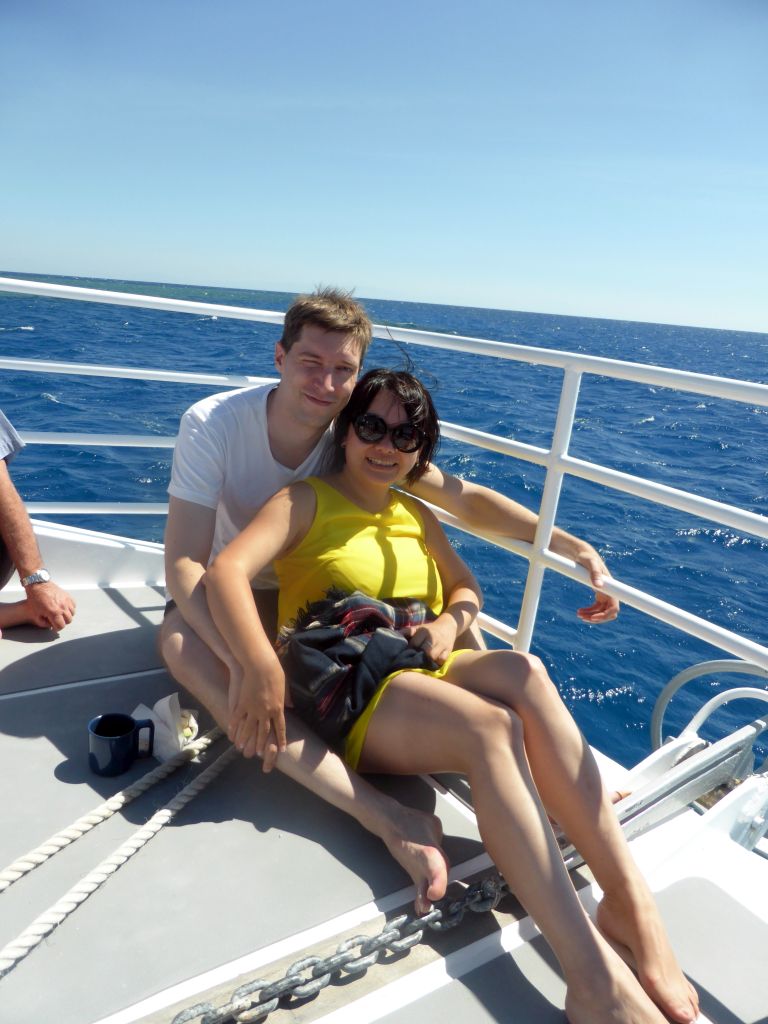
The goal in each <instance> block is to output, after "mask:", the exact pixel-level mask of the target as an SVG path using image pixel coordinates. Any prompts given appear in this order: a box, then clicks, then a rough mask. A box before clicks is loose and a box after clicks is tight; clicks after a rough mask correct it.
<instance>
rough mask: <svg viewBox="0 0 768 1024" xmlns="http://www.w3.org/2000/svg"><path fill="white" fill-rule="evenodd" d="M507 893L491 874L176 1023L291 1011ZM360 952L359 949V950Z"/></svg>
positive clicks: (223, 1021) (218, 1023) (209, 1023)
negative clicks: (339, 978)
mask: <svg viewBox="0 0 768 1024" xmlns="http://www.w3.org/2000/svg"><path fill="white" fill-rule="evenodd" d="M509 891H510V890H509V886H508V885H507V883H506V882H505V881H504V879H503V878H501V876H499V875H495V876H492V875H489V876H488V877H487V878H483V879H481V880H480V881H478V882H474V883H473V884H472V885H470V886H469V887H468V888H467V891H466V892H465V893H464V894H463V895H462V896H461V897H459V898H458V899H448V900H443V901H442V902H441V903H440V904H438V905H437V906H436V907H434V909H433V910H430V912H429V913H428V914H424V915H423V916H421V917H410V916H409V915H408V914H402V915H401V916H400V917H396V918H394V919H393V920H392V921H388V922H387V924H386V925H385V927H384V929H383V930H382V931H381V932H379V933H378V934H377V935H355V936H353V937H352V938H349V939H345V940H344V942H342V943H340V944H339V945H338V946H337V947H336V952H335V953H332V954H331V955H330V956H327V957H322V958H321V957H317V956H308V957H304V958H302V959H301V960H297V961H296V962H295V963H293V964H291V966H290V967H289V968H288V970H287V971H286V972H285V974H284V976H283V977H282V978H280V979H279V980H277V981H268V980H266V979H264V978H257V979H255V980H254V981H249V982H246V984H244V985H240V986H239V987H238V988H236V989H235V990H234V992H233V993H232V995H231V996H230V997H229V1000H228V1001H227V1002H226V1003H224V1004H223V1005H222V1006H218V1007H216V1006H213V1004H212V1003H196V1004H195V1005H194V1006H190V1007H188V1008H187V1009H185V1010H182V1011H181V1012H180V1013H177V1014H176V1016H175V1017H174V1018H173V1021H172V1024H190V1022H191V1021H196V1020H198V1019H199V1021H200V1024H231V1022H233V1021H234V1022H236V1024H252V1022H254V1021H262V1020H264V1019H265V1018H266V1017H267V1016H268V1015H269V1014H270V1013H272V1012H273V1011H274V1010H276V1009H278V1006H279V1005H280V1000H281V999H282V1000H283V1008H284V1009H291V1003H290V1002H288V1000H290V999H294V1000H304V999H311V998H313V997H314V996H316V995H317V994H318V993H319V992H320V991H321V990H322V989H324V988H325V986H326V985H328V984H329V983H330V982H331V980H332V979H333V976H334V974H339V973H340V972H342V971H343V972H344V973H345V974H351V975H358V976H359V975H362V974H364V973H365V972H366V971H367V970H368V968H369V967H373V965H374V964H375V963H376V962H377V961H378V959H379V957H380V956H381V953H382V952H383V951H384V950H388V951H389V952H390V953H396V954H398V953H407V952H408V951H409V950H410V949H411V947H412V946H415V945H417V944H418V943H419V942H421V941H422V940H423V937H424V932H425V929H427V928H429V929H432V930H433V931H438V932H440V931H447V930H448V929H449V928H455V927H456V926H457V925H458V924H460V923H461V921H462V920H463V918H464V915H465V913H466V912H467V910H472V911H475V913H479V914H482V913H485V912H486V911H488V910H494V909H495V908H496V907H497V906H498V904H499V902H500V901H501V900H502V899H503V897H504V896H506V895H507V894H508V893H509ZM356 949H358V950H359V951H358V952H355V950H356Z"/></svg>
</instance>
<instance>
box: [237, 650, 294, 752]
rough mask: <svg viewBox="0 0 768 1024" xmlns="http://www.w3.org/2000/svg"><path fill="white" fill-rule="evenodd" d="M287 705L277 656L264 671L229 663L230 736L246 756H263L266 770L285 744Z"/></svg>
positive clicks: (283, 681) (283, 676)
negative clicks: (246, 668)
mask: <svg viewBox="0 0 768 1024" xmlns="http://www.w3.org/2000/svg"><path fill="white" fill-rule="evenodd" d="M284 705H285V675H284V674H283V670H282V668H281V667H280V663H279V662H278V661H277V659H275V660H274V662H273V663H270V664H269V665H267V666H265V667H264V669H263V670H261V671H257V670H255V669H249V670H243V669H241V668H240V666H239V665H238V666H236V667H230V684H229V707H230V716H229V729H228V735H229V739H230V740H231V741H232V743H233V744H234V745H235V746H236V747H237V749H238V750H239V751H240V752H241V753H242V755H243V757H254V756H258V757H260V758H261V759H262V767H263V769H264V771H265V772H269V771H271V770H272V768H274V766H275V761H276V760H277V755H278V754H280V753H282V752H283V751H284V750H285V748H286V744H287V738H286V731H285V713H284Z"/></svg>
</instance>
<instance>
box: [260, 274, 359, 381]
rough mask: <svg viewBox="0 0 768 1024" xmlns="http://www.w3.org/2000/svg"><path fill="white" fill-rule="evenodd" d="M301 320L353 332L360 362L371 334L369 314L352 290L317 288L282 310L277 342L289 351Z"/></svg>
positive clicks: (300, 296) (318, 325)
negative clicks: (282, 320) (285, 311)
mask: <svg viewBox="0 0 768 1024" xmlns="http://www.w3.org/2000/svg"><path fill="white" fill-rule="evenodd" d="M304 324H313V325H314V326H316V327H322V328H323V329H324V330H326V331H344V333H346V334H351V335H352V340H353V341H354V342H355V344H356V345H357V346H358V349H359V352H360V362H361V363H362V361H363V359H364V358H365V353H366V352H367V351H368V346H369V345H370V344H371V338H372V337H373V328H372V326H371V321H370V320H369V319H368V314H367V313H366V312H365V310H364V309H363V307H362V306H361V305H360V303H359V302H355V300H354V299H353V298H352V293H351V292H345V291H342V290H341V289H340V288H318V289H317V291H315V292H313V293H312V294H311V295H299V296H297V297H296V298H295V299H294V300H293V302H292V303H291V305H290V307H289V309H288V311H287V313H286V314H285V322H284V324H283V335H282V337H281V338H280V344H281V345H282V346H283V348H284V349H285V351H286V352H288V351H289V350H290V348H291V346H292V345H293V343H294V342H295V341H298V339H299V335H300V334H301V329H302V327H303V326H304Z"/></svg>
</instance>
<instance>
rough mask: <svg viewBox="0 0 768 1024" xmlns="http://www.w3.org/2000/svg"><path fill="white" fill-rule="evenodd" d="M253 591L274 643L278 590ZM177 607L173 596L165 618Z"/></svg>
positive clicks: (167, 603) (260, 614) (265, 625)
mask: <svg viewBox="0 0 768 1024" xmlns="http://www.w3.org/2000/svg"><path fill="white" fill-rule="evenodd" d="M12 572H13V565H11V573H12ZM9 578H10V577H9ZM251 593H252V594H253V600H254V602H255V604H256V608H257V609H258V612H259V617H260V619H261V624H262V626H263V627H264V632H265V633H266V634H267V636H268V637H269V639H270V642H271V643H274V642H275V640H276V639H277V591H276V590H253V591H251ZM175 607H176V602H175V601H174V600H173V598H171V600H170V601H167V602H166V605H165V612H164V613H163V618H165V617H166V616H167V615H168V614H169V613H170V612H171V611H173V609H174V608H175Z"/></svg>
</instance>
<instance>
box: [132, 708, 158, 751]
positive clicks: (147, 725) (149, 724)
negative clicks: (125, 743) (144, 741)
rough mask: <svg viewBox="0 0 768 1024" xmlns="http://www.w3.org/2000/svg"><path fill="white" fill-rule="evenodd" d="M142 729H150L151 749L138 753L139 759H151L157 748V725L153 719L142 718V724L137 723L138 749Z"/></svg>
mask: <svg viewBox="0 0 768 1024" xmlns="http://www.w3.org/2000/svg"><path fill="white" fill-rule="evenodd" d="M142 729H149V747H148V748H147V749H146V750H144V751H141V752H139V753H138V755H137V756H138V757H151V756H152V750H153V748H154V746H155V723H154V722H153V721H152V719H151V718H142V719H141V721H140V722H137V723H136V746H137V747H138V741H139V732H140V731H141V730H142Z"/></svg>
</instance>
